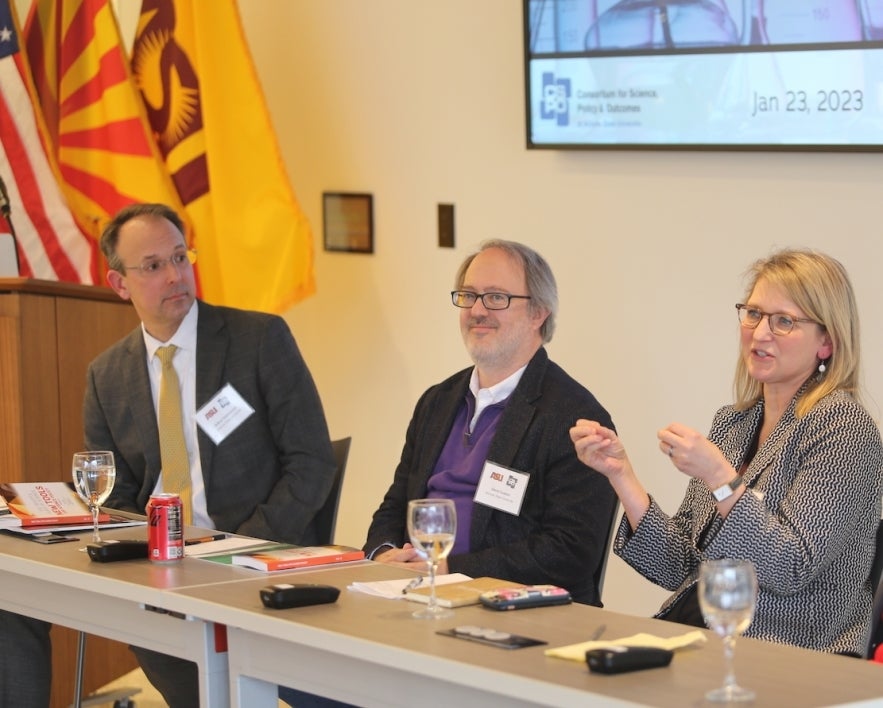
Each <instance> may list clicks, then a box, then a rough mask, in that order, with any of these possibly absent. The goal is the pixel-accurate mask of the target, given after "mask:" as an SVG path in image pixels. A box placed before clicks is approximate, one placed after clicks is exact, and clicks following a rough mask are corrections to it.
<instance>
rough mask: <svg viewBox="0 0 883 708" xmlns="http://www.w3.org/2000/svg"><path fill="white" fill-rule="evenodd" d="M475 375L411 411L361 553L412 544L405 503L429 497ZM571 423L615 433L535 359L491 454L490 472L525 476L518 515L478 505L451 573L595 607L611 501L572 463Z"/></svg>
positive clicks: (580, 394)
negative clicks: (545, 589) (542, 589)
mask: <svg viewBox="0 0 883 708" xmlns="http://www.w3.org/2000/svg"><path fill="white" fill-rule="evenodd" d="M471 373H472V368H471V367H470V368H468V369H464V370H463V371H460V372H459V373H457V374H455V375H454V376H452V377H451V378H449V379H447V380H446V381H443V382H442V383H440V384H438V385H436V386H433V387H432V388H430V389H429V390H428V391H426V392H425V393H424V394H423V396H422V397H421V398H420V401H419V402H418V403H417V407H416V409H415V411H414V416H413V418H412V419H411V423H410V425H409V426H408V432H407V436H406V439H405V447H404V450H403V451H402V458H401V461H400V462H399V465H398V467H397V468H396V471H395V476H394V478H393V482H392V485H391V486H390V488H389V491H388V492H387V493H386V496H385V497H384V499H383V502H382V503H381V505H380V508H379V509H378V510H377V511H376V512H375V514H374V518H373V520H372V522H371V528H370V529H369V530H368V538H367V542H366V543H365V549H366V550H367V551H369V552H370V551H371V550H373V549H375V548H377V546H379V545H381V544H383V543H386V542H389V543H393V544H395V545H396V546H401V545H402V544H403V543H404V542H405V541H407V540H408V534H407V529H406V527H405V523H406V521H405V515H406V510H407V506H408V501H409V500H410V499H418V498H420V497H424V496H426V489H427V481H428V479H429V477H430V475H431V474H432V472H433V470H434V467H435V463H436V461H437V460H438V457H439V455H440V454H441V451H442V448H443V447H444V444H445V441H446V440H447V438H448V435H449V433H450V430H451V426H452V425H453V422H454V418H455V416H456V414H457V409H458V408H459V407H460V405H462V404H463V401H464V399H465V396H466V393H467V392H468V390H469V379H470V376H471ZM577 418H589V419H591V420H597V421H599V422H600V423H601V424H602V425H605V426H609V427H613V423H612V421H611V419H610V416H609V415H608V413H607V411H606V410H604V408H603V407H602V406H601V404H600V403H598V401H597V400H596V399H595V397H594V396H593V395H592V394H591V393H589V392H588V391H587V390H586V389H585V388H584V387H583V386H581V385H580V384H579V383H577V382H576V381H575V380H574V379H572V378H571V377H570V376H568V375H567V374H566V373H565V372H564V370H563V369H561V367H559V366H558V365H557V364H554V363H553V362H551V361H549V357H548V355H547V354H546V350H545V349H540V350H539V351H538V352H537V353H536V354H535V355H534V357H533V359H531V361H530V363H529V364H528V366H527V369H526V370H525V372H524V375H523V376H522V377H521V381H519V383H518V386H516V388H515V390H514V391H513V392H512V395H511V396H510V398H509V402H508V404H507V405H506V408H505V410H504V412H503V416H502V418H501V419H500V422H499V425H498V427H497V432H496V435H495V436H494V440H493V442H492V443H491V447H490V451H489V453H488V457H489V459H490V460H492V461H493V462H496V463H498V464H501V465H503V466H505V467H510V468H513V469H517V470H519V471H522V472H528V473H530V480H529V482H528V487H527V491H526V493H525V496H524V500H523V504H522V508H521V513H520V515H518V516H513V515H512V514H508V513H506V512H503V511H498V510H495V509H491V508H489V507H486V506H483V505H481V504H474V505H473V511H472V528H471V532H470V548H471V550H470V552H469V553H464V554H459V555H453V556H451V557H449V558H448V568H449V570H450V572H452V573H465V574H466V575H470V576H472V577H479V576H491V577H497V578H503V579H506V580H514V581H516V582H521V583H528V584H530V583H552V584H555V585H559V586H562V587H565V588H567V589H568V590H569V591H570V592H571V594H572V595H573V597H574V599H575V600H577V601H579V602H585V603H591V604H600V598H599V597H598V592H597V588H596V584H595V577H594V576H595V573H596V571H597V570H598V568H599V566H600V563H601V561H602V558H603V555H604V552H605V540H606V538H607V534H608V530H609V528H610V524H611V521H612V517H613V514H614V511H615V509H616V497H615V495H614V493H613V490H612V488H611V487H610V484H609V483H608V482H607V480H606V479H605V478H604V477H603V476H602V475H601V474H599V473H597V472H595V471H594V470H591V469H589V468H588V467H586V466H585V465H583V464H582V463H581V462H580V461H579V460H578V459H577V457H576V453H575V452H574V447H573V443H572V442H571V441H570V435H569V430H570V427H571V426H572V425H573V424H574V423H575V422H576V420H577Z"/></svg>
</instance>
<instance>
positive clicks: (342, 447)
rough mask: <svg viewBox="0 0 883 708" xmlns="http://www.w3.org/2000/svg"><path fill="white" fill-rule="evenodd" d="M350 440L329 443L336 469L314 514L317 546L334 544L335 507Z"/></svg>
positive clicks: (341, 483) (341, 486) (341, 484)
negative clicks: (330, 483)
mask: <svg viewBox="0 0 883 708" xmlns="http://www.w3.org/2000/svg"><path fill="white" fill-rule="evenodd" d="M352 440H353V439H352V438H351V437H350V438H341V439H340V440H332V441H331V449H332V450H333V452H334V462H335V464H336V465H337V469H336V470H335V471H334V483H333V484H332V485H331V491H330V492H328V498H327V499H326V500H325V503H324V504H323V505H322V507H321V508H320V509H319V511H317V512H316V516H315V519H314V521H313V526H314V528H315V529H316V536H317V538H318V543H319V544H328V543H334V529H335V527H336V526H337V507H338V505H339V504H340V492H341V490H342V488H343V475H344V473H345V472H346V461H347V458H348V457H349V454H350V443H351V442H352Z"/></svg>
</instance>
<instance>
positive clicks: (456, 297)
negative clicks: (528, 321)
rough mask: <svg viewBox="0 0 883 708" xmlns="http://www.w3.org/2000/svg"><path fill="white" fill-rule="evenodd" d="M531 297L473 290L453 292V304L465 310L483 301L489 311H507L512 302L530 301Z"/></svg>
mask: <svg viewBox="0 0 883 708" xmlns="http://www.w3.org/2000/svg"><path fill="white" fill-rule="evenodd" d="M530 299H531V298H530V295H509V294H508V293H474V292H472V291H471V290H452V291H451V302H453V303H454V304H455V305H456V306H457V307H462V308H464V309H466V308H470V307H472V306H473V305H474V304H475V303H476V302H478V301H479V300H481V304H482V305H484V306H485V308H487V309H488V310H505V309H507V308H508V307H509V305H510V304H511V303H512V300H530Z"/></svg>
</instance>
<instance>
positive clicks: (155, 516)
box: [147, 494, 184, 563]
mask: <svg viewBox="0 0 883 708" xmlns="http://www.w3.org/2000/svg"><path fill="white" fill-rule="evenodd" d="M182 516H183V512H182V507H181V497H179V496H178V495H177V494H153V495H151V497H150V501H149V502H147V526H148V530H147V557H148V558H150V560H152V561H153V562H154V563H176V562H177V561H179V560H181V559H182V558H183V557H184V533H183V524H182Z"/></svg>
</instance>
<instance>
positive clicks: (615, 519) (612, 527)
mask: <svg viewBox="0 0 883 708" xmlns="http://www.w3.org/2000/svg"><path fill="white" fill-rule="evenodd" d="M619 508H620V505H619V501H618V500H617V502H616V503H615V504H614V505H613V509H612V510H611V512H610V522H609V523H608V525H607V540H606V541H605V542H604V555H603V556H602V558H601V564H600V565H599V566H598V569H597V570H596V571H595V587H596V588H598V601H599V602H601V591H602V590H603V589H604V576H605V575H606V574H607V561H608V560H609V558H610V550H611V549H612V548H613V539H614V538H616V529H617V528H618V527H619ZM602 604H603V603H602Z"/></svg>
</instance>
